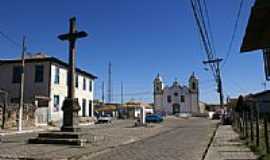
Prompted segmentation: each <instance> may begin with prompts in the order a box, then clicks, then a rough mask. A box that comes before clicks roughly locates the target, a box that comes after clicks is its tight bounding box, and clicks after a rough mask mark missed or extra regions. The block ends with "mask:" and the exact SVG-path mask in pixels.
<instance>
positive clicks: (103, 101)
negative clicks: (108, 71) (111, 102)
mask: <svg viewBox="0 0 270 160" xmlns="http://www.w3.org/2000/svg"><path fill="white" fill-rule="evenodd" d="M104 88H105V87H104V81H102V88H101V93H102V96H101V99H102V103H105V96H104Z"/></svg>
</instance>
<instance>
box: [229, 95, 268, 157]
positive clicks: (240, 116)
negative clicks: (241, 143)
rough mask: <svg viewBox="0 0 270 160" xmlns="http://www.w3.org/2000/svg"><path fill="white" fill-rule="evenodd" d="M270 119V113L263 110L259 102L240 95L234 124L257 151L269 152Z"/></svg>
mask: <svg viewBox="0 0 270 160" xmlns="http://www.w3.org/2000/svg"><path fill="white" fill-rule="evenodd" d="M269 105H270V103H269ZM269 108H270V107H269ZM269 119H270V113H269V112H265V111H262V110H261V107H260V103H259V102H256V101H254V100H244V99H243V97H239V99H238V102H237V105H236V107H235V108H234V109H233V124H232V125H233V128H234V129H235V130H236V131H237V132H239V134H240V137H241V139H245V140H246V141H247V142H248V144H249V145H250V146H251V147H252V148H253V149H254V150H255V151H259V152H263V153H266V154H269V153H270V149H269V128H270V126H269V122H270V121H269Z"/></svg>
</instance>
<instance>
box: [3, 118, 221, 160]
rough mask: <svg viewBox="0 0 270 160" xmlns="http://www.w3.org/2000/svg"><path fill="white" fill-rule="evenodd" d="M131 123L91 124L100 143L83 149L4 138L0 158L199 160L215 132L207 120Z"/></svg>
mask: <svg viewBox="0 0 270 160" xmlns="http://www.w3.org/2000/svg"><path fill="white" fill-rule="evenodd" d="M133 123H134V121H129V120H127V121H114V123H113V124H101V125H94V126H91V127H90V128H89V133H91V134H93V135H103V136H104V137H105V139H104V140H101V141H98V142H97V143H92V144H89V145H87V146H85V147H81V148H80V147H74V146H64V145H34V144H25V141H26V140H27V139H28V138H29V137H33V136H36V133H31V134H30V133H28V134H21V135H13V136H6V137H4V138H3V143H2V144H1V145H0V159H23V158H32V159H68V158H69V159H118V160H119V159H120V160H121V159H123V160H124V159H189V160H193V159H194V160H200V159H201V157H202V155H203V152H204V150H205V148H206V146H207V144H208V142H209V140H210V137H211V135H212V133H213V131H214V129H215V124H216V122H214V121H209V120H207V119H201V118H192V119H178V118H168V119H166V120H165V121H164V122H163V123H161V124H153V125H151V126H150V127H147V128H145V127H138V128H133V127H132V125H133Z"/></svg>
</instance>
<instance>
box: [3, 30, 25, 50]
mask: <svg viewBox="0 0 270 160" xmlns="http://www.w3.org/2000/svg"><path fill="white" fill-rule="evenodd" d="M0 35H1V36H2V37H3V38H4V39H5V40H7V41H9V42H10V43H11V44H13V45H14V46H16V47H17V48H21V45H20V44H19V43H17V42H16V41H14V40H13V39H12V38H10V37H9V36H8V35H7V34H5V33H4V32H2V31H0Z"/></svg>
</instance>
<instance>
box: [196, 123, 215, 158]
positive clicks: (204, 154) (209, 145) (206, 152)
mask: <svg viewBox="0 0 270 160" xmlns="http://www.w3.org/2000/svg"><path fill="white" fill-rule="evenodd" d="M219 125H220V123H217V124H216V128H215V130H214V132H213V134H212V136H211V138H210V141H209V143H208V144H207V147H206V149H205V151H204V153H203V155H202V158H201V160H204V159H205V157H206V156H207V154H208V150H209V148H210V147H211V145H212V143H213V141H214V139H215V136H216V133H217V130H218V128H219Z"/></svg>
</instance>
